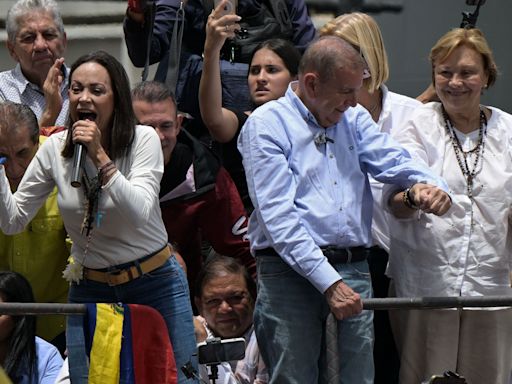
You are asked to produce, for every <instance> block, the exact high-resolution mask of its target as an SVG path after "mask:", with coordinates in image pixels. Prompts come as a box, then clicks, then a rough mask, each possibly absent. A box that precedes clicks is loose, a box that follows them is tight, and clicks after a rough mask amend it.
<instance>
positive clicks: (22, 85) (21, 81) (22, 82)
mask: <svg viewBox="0 0 512 384" xmlns="http://www.w3.org/2000/svg"><path fill="white" fill-rule="evenodd" d="M13 77H14V79H15V80H16V87H17V88H18V92H19V93H20V94H23V93H24V92H25V90H26V89H27V87H28V86H30V85H32V87H31V88H34V87H35V89H38V88H39V87H38V86H37V85H35V84H31V83H30V81H28V80H27V78H26V77H25V75H24V74H23V72H22V71H21V65H20V64H19V63H18V64H16V67H15V68H14V71H13Z"/></svg>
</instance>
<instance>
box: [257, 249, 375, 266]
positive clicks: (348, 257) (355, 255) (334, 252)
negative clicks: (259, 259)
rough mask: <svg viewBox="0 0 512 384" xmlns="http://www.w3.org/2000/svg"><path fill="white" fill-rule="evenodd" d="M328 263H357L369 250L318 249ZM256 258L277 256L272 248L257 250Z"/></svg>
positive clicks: (365, 257)
mask: <svg viewBox="0 0 512 384" xmlns="http://www.w3.org/2000/svg"><path fill="white" fill-rule="evenodd" d="M320 249H321V250H322V252H323V254H324V256H325V257H327V260H329V263H331V264H336V263H341V264H347V263H357V262H358V261H364V260H366V259H367V258H368V253H369V252H370V248H365V247H351V248H338V247H334V246H331V245H328V246H325V247H320ZM256 256H278V257H279V254H278V253H277V252H276V250H275V249H274V248H264V249H257V250H256Z"/></svg>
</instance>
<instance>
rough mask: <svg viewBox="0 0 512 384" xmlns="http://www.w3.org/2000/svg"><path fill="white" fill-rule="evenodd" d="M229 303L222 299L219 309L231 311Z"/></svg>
mask: <svg viewBox="0 0 512 384" xmlns="http://www.w3.org/2000/svg"><path fill="white" fill-rule="evenodd" d="M231 309H232V308H231V305H229V303H228V302H227V301H226V300H222V303H220V305H219V311H222V312H230V311H231Z"/></svg>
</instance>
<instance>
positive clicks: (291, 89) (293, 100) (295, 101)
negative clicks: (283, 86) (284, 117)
mask: <svg viewBox="0 0 512 384" xmlns="http://www.w3.org/2000/svg"><path fill="white" fill-rule="evenodd" d="M298 86H299V82H298V80H295V81H292V82H290V85H288V89H287V90H286V94H285V97H286V99H287V100H288V102H289V103H290V104H292V105H293V106H294V107H295V108H296V109H297V111H299V114H300V116H301V117H302V119H303V120H304V121H305V122H307V123H312V124H314V125H316V126H318V127H320V128H323V127H322V126H321V125H320V124H318V122H317V121H316V118H315V116H314V115H313V114H312V113H311V112H310V111H309V109H308V108H307V107H306V106H305V105H304V103H303V102H302V100H301V99H300V97H299V96H297V94H296V93H295V90H296V89H297V87H298Z"/></svg>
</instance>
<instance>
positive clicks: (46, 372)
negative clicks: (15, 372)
mask: <svg viewBox="0 0 512 384" xmlns="http://www.w3.org/2000/svg"><path fill="white" fill-rule="evenodd" d="M36 355H37V371H38V375H33V377H32V379H31V380H29V377H28V375H27V374H22V375H21V377H20V380H19V382H18V384H29V383H31V384H54V383H55V380H56V379H57V375H58V374H59V371H60V369H61V367H62V363H63V361H62V357H61V355H60V353H59V351H58V350H57V348H55V347H54V346H53V345H52V344H50V343H48V342H47V341H45V340H43V339H41V338H39V337H37V336H36Z"/></svg>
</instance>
